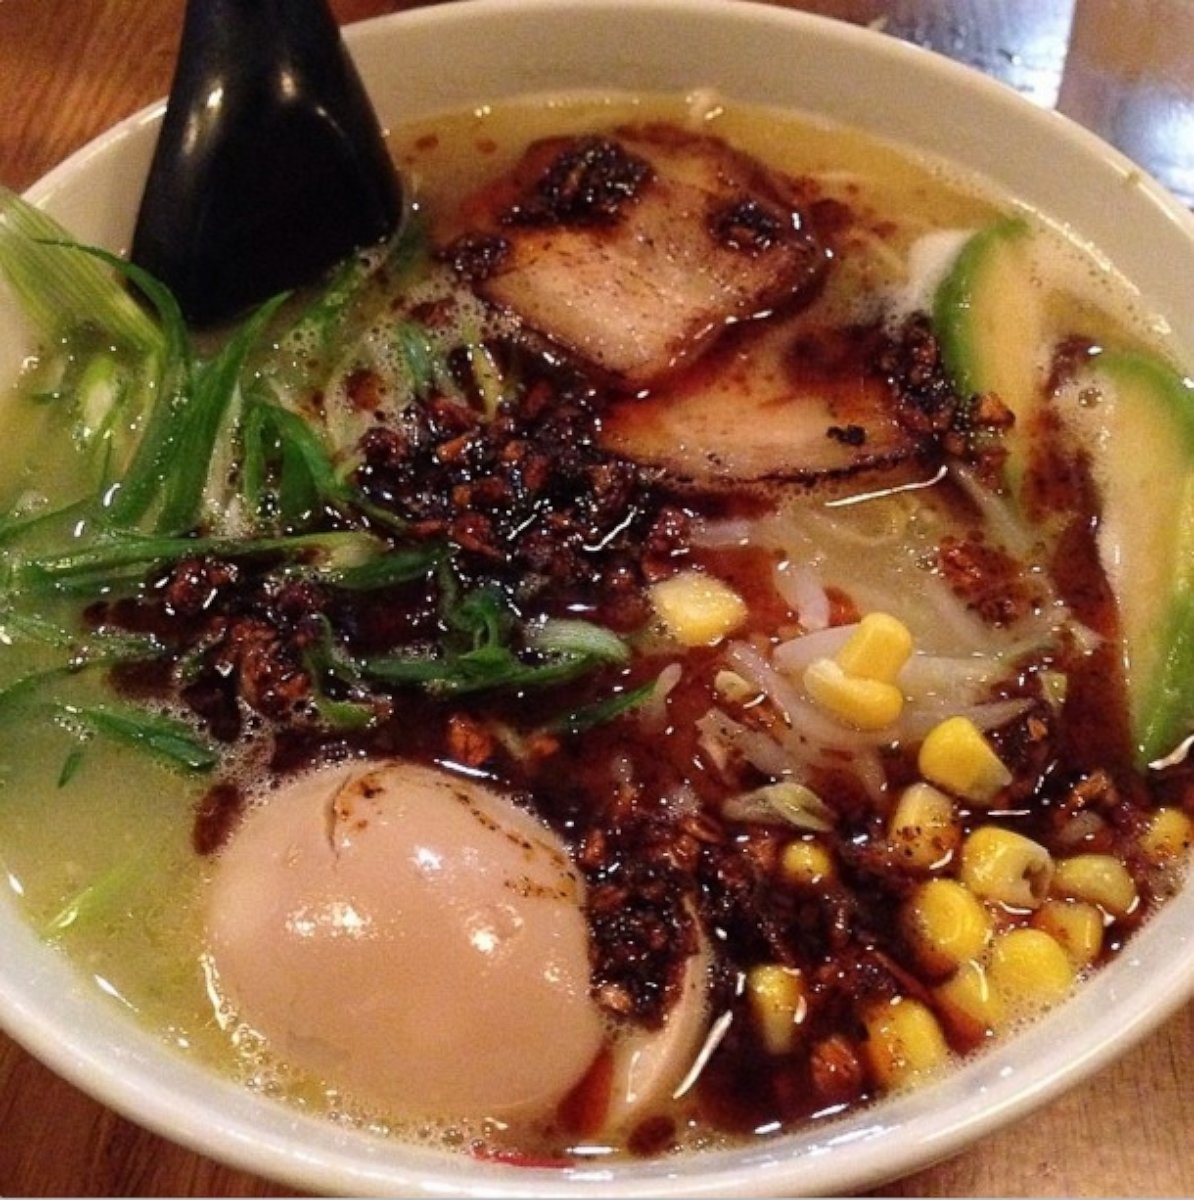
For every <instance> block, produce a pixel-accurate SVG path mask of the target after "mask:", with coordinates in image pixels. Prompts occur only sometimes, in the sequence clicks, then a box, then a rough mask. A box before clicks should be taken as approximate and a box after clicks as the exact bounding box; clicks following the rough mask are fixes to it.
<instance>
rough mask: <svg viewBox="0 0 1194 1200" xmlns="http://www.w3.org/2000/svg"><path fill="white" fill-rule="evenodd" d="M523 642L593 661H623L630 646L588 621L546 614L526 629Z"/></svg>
mask: <svg viewBox="0 0 1194 1200" xmlns="http://www.w3.org/2000/svg"><path fill="white" fill-rule="evenodd" d="M526 641H527V645H528V646H529V647H530V648H531V649H533V650H538V651H539V652H540V653H542V654H572V655H580V656H581V657H584V658H591V659H594V660H595V661H597V662H607V663H625V662H629V660H630V648H629V647H628V646H627V645H626V643H625V642H624V641H622V639H621V638H620V637H618V635H617V634H615V633H613V632H612V631H611V630H609V629H606V628H605V627H604V626H602V625H594V624H593V623H592V622H591V621H581V620H576V619H573V618H569V617H549V618H548V619H547V620H545V621H544V622H543V623H542V624H541V625H538V626H531V627H530V628H529V629H528V630H527V635H526Z"/></svg>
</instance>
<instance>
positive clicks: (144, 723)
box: [56, 703, 220, 771]
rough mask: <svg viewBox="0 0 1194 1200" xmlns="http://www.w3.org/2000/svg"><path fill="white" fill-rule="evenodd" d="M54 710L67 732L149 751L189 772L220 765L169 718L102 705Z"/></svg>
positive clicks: (187, 730)
mask: <svg viewBox="0 0 1194 1200" xmlns="http://www.w3.org/2000/svg"><path fill="white" fill-rule="evenodd" d="M56 707H57V711H58V713H59V715H60V717H61V719H62V723H63V724H64V725H66V726H67V727H68V728H71V727H77V728H81V729H83V730H88V731H91V732H93V733H98V734H102V735H103V736H105V737H108V738H111V739H112V740H114V741H117V742H123V743H124V744H126V745H129V746H134V747H136V748H137V749H141V750H148V751H150V752H151V753H153V754H155V755H157V757H159V758H161V759H164V760H165V761H167V762H169V763H172V764H174V765H175V766H179V767H184V768H186V769H187V770H189V771H210V770H211V769H212V768H213V767H214V766H215V765H216V763H218V762H219V761H220V756H219V753H218V751H216V750H215V749H213V748H212V746H210V745H209V744H208V743H207V742H205V741H202V740H201V739H199V738H197V737H196V736H195V735H194V733H192V731H191V730H190V728H189V727H188V726H186V725H185V724H183V722H182V721H177V720H175V719H174V718H172V717H166V716H161V715H160V714H157V713H146V712H141V711H139V710H137V709H131V708H117V707H114V706H111V705H104V704H97V705H87V706H81V705H74V704H65V703H61V704H58V705H57V706H56Z"/></svg>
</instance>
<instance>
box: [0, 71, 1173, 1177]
mask: <svg viewBox="0 0 1194 1200" xmlns="http://www.w3.org/2000/svg"><path fill="white" fill-rule="evenodd" d="M393 145H394V153H395V156H396V158H397V160H398V161H399V163H400V164H401V166H402V168H403V170H404V173H405V176H406V179H407V182H408V185H409V189H410V190H411V191H412V193H413V194H414V196H415V197H416V198H417V211H416V212H414V213H412V214H411V216H410V218H409V220H408V222H407V225H406V227H405V229H404V231H403V233H402V234H401V235H400V236H399V238H398V239H397V240H396V242H395V243H394V244H393V245H392V246H387V247H384V248H379V249H377V250H374V251H370V252H369V253H367V254H364V255H362V256H361V258H360V259H359V260H356V261H354V262H351V263H348V264H346V265H345V266H344V267H343V268H342V269H341V270H340V271H338V272H337V273H336V275H335V277H334V278H333V279H332V280H331V281H330V282H329V283H328V285H327V287H326V289H325V290H323V291H321V292H319V293H318V294H316V295H314V296H313V297H300V298H297V299H294V300H292V301H291V302H289V303H288V304H286V305H283V306H276V305H270V306H268V307H267V308H266V309H264V310H263V311H262V312H261V313H260V314H258V315H257V316H256V317H255V318H252V319H251V320H250V322H249V323H248V324H246V326H244V327H243V329H242V330H240V331H239V332H236V333H231V334H228V335H224V336H222V337H218V338H213V339H212V340H211V343H210V344H208V342H207V341H206V340H205V341H204V342H203V344H202V347H201V349H200V350H199V351H197V352H196V355H195V357H193V358H192V359H188V358H187V355H186V354H185V353H183V352H182V350H181V349H180V347H182V346H183V345H184V343H185V341H186V338H185V335H184V333H183V332H182V330H181V329H180V327H179V325H178V322H177V320H176V317H175V314H173V313H172V312H171V310H170V305H169V302H168V300H167V299H165V298H163V297H161V296H160V295H154V294H152V293H153V289H152V286H151V285H150V292H151V296H150V298H151V300H154V301H155V304H156V306H157V307H158V309H159V310H160V311H159V318H160V319H159V318H154V319H150V318H147V317H146V316H145V315H144V314H143V313H142V312H141V310H138V309H134V308H131V307H129V306H128V304H127V302H126V301H125V300H124V293H123V292H113V291H110V290H109V291H104V290H103V288H104V285H103V284H102V283H100V282H96V280H95V279H91V277H90V276H88V278H89V279H90V282H89V283H88V285H87V286H88V287H89V288H91V289H92V290H91V291H88V292H87V293H86V294H87V296H88V297H90V298H91V300H92V301H93V302H94V306H95V307H94V309H93V311H84V312H81V313H80V319H79V320H78V321H76V322H73V323H72V328H71V329H70V331H69V337H68V338H67V339H66V340H65V341H62V342H59V343H56V344H50V345H48V346H47V348H45V349H44V350H43V351H42V352H41V354H40V355H39V358H38V359H37V360H36V361H35V362H33V363H31V364H30V367H29V369H28V371H27V372H26V374H25V376H24V378H23V379H22V381H21V382H20V385H19V389H18V392H17V394H16V395H15V396H14V397H13V400H12V404H13V406H14V412H13V415H12V417H11V420H10V426H11V437H10V439H9V442H8V450H7V453H8V454H9V455H10V456H11V457H10V459H9V463H8V469H7V471H6V478H8V479H10V480H13V481H14V483H13V484H12V485H11V495H10V496H9V511H10V516H9V518H8V520H7V522H6V524H5V525H4V527H3V530H2V532H3V537H4V543H3V552H4V554H5V567H6V570H7V572H8V578H9V580H10V589H9V599H8V600H7V601H6V608H5V613H4V621H5V624H4V633H5V640H6V647H5V663H4V668H3V669H4V690H3V691H2V692H0V716H2V717H3V719H4V720H5V722H6V724H7V728H8V729H9V731H10V733H9V736H10V743H11V744H16V740H17V739H19V744H20V746H21V753H20V754H19V755H18V754H13V755H12V756H11V760H10V761H9V762H8V763H6V778H5V783H6V787H5V794H4V803H3V805H2V806H0V845H3V846H4V858H5V865H6V869H7V870H8V872H9V876H10V878H11V879H12V880H15V881H17V882H18V884H19V889H20V892H21V894H22V897H23V902H24V903H25V905H26V906H27V908H28V911H29V915H30V920H31V921H33V922H34V923H35V924H36V925H37V926H38V927H40V928H41V929H43V930H44V931H45V934H46V936H47V937H48V938H51V939H53V940H54V941H55V942H57V943H58V944H59V945H60V946H61V948H62V950H63V952H64V953H67V954H69V955H71V956H72V957H73V958H74V960H75V961H76V962H77V963H79V965H80V967H81V969H82V970H84V971H85V972H87V973H88V974H90V975H91V976H93V977H94V979H95V980H96V984H97V986H98V987H100V988H101V989H103V990H104V991H106V992H108V993H110V994H111V995H112V996H113V997H114V998H115V999H116V1001H117V1002H123V1003H124V1004H126V1005H128V1006H129V1007H130V1008H132V1009H134V1010H135V1011H136V1012H137V1013H138V1014H139V1016H140V1017H141V1019H143V1020H144V1021H145V1022H146V1023H148V1024H149V1025H151V1026H152V1027H154V1028H156V1029H159V1030H161V1031H162V1034H163V1036H164V1037H165V1038H167V1039H168V1040H170V1041H171V1042H173V1043H174V1044H176V1045H177V1046H178V1047H179V1048H180V1050H181V1051H183V1052H185V1053H188V1054H194V1055H196V1056H199V1057H200V1058H201V1059H202V1060H203V1061H206V1062H210V1063H212V1064H213V1066H215V1067H217V1068H218V1069H220V1070H223V1071H226V1072H228V1073H230V1074H233V1075H234V1076H236V1077H238V1078H240V1079H242V1080H243V1081H244V1082H245V1083H246V1085H247V1086H250V1087H253V1088H256V1089H259V1090H261V1091H263V1092H266V1093H268V1094H277V1095H280V1096H284V1097H286V1098H287V1099H288V1100H289V1101H290V1102H291V1103H294V1104H296V1105H300V1106H303V1107H307V1108H311V1109H313V1110H315V1111H318V1112H323V1113H326V1114H327V1115H328V1116H329V1117H330V1118H332V1119H336V1120H343V1121H349V1122H353V1123H360V1124H362V1125H364V1126H366V1127H368V1128H374V1129H377V1130H379V1131H381V1132H386V1133H390V1134H392V1135H394V1136H400V1137H408V1138H417V1139H420V1140H431V1141H433V1142H435V1143H437V1144H445V1145H451V1146H455V1147H459V1148H461V1149H462V1150H464V1151H466V1152H469V1153H474V1154H482V1155H492V1156H500V1157H512V1158H513V1159H514V1160H515V1161H533V1162H552V1163H568V1162H575V1161H578V1160H580V1159H583V1158H585V1157H587V1156H591V1155H596V1154H601V1155H605V1154H609V1153H615V1154H631V1155H654V1154H661V1153H666V1152H669V1151H671V1150H673V1149H675V1148H678V1147H707V1146H713V1145H718V1144H723V1143H724V1142H725V1141H727V1140H739V1139H742V1138H746V1137H751V1136H760V1137H761V1136H770V1135H773V1134H775V1133H777V1132H782V1131H783V1130H786V1129H791V1128H793V1127H795V1126H797V1125H800V1124H801V1123H804V1122H807V1121H811V1120H826V1119H829V1118H831V1117H832V1116H834V1115H836V1114H839V1113H841V1112H843V1111H847V1110H849V1109H851V1108H853V1107H855V1106H858V1105H862V1104H867V1103H871V1102H874V1101H875V1100H877V1099H879V1098H881V1097H882V1096H884V1095H887V1094H890V1093H892V1092H895V1091H898V1090H901V1089H904V1088H907V1087H913V1086H919V1085H921V1084H923V1083H926V1082H931V1080H932V1079H933V1078H934V1077H936V1076H937V1075H938V1074H939V1073H940V1072H942V1071H945V1070H948V1069H949V1066H950V1064H951V1063H953V1062H956V1061H957V1060H958V1059H959V1058H960V1057H963V1056H965V1055H968V1054H973V1053H978V1052H981V1049H982V1047H983V1046H984V1045H986V1044H988V1043H989V1042H990V1041H992V1040H993V1039H996V1038H1001V1037H1006V1036H1013V1035H1014V1031H1015V1029H1016V1028H1017V1026H1019V1025H1021V1024H1022V1023H1023V1022H1025V1021H1028V1020H1031V1019H1034V1018H1035V1017H1036V1016H1038V1015H1039V1014H1040V1013H1042V1012H1044V1011H1045V1010H1047V1009H1049V1008H1051V1007H1053V1006H1055V1005H1056V1004H1058V1003H1062V1002H1064V999H1065V997H1066V996H1067V995H1068V994H1070V992H1071V991H1072V990H1073V989H1074V988H1075V987H1079V986H1081V980H1082V978H1083V977H1084V976H1086V975H1087V974H1089V973H1090V972H1091V971H1095V970H1097V969H1098V968H1099V966H1100V964H1102V963H1103V962H1105V961H1106V960H1107V959H1108V958H1109V957H1111V956H1113V955H1115V954H1116V953H1117V952H1118V951H1119V949H1120V947H1121V946H1122V945H1123V944H1124V941H1125V940H1126V939H1127V938H1128V937H1130V935H1131V933H1132V931H1133V930H1134V929H1136V928H1137V927H1138V926H1139V924H1140V923H1141V922H1142V921H1144V920H1145V919H1147V916H1148V914H1149V913H1150V912H1151V911H1152V910H1153V909H1154V908H1155V906H1156V905H1157V904H1159V903H1161V902H1163V900H1164V899H1165V897H1166V896H1167V895H1168V894H1169V893H1170V892H1171V891H1172V890H1173V889H1174V888H1175V887H1176V886H1177V885H1178V883H1179V881H1180V878H1181V875H1182V872H1183V869H1184V861H1185V852H1186V848H1187V846H1188V843H1189V839H1190V829H1191V826H1190V817H1189V815H1188V810H1189V805H1190V803H1191V797H1190V793H1189V776H1188V770H1187V767H1186V764H1185V756H1184V750H1185V746H1186V739H1187V737H1188V736H1189V733H1190V729H1191V718H1192V715H1194V701H1192V699H1191V694H1190V690H1189V685H1188V684H1187V683H1186V678H1187V676H1188V675H1189V672H1188V670H1186V667H1187V666H1188V662H1187V658H1188V649H1187V647H1186V639H1187V638H1188V634H1187V633H1186V632H1185V631H1186V629H1187V627H1188V621H1187V619H1186V606H1187V605H1188V603H1189V599H1188V585H1187V584H1186V582H1185V580H1184V579H1183V577H1182V571H1181V568H1180V563H1181V562H1182V560H1183V558H1184V557H1185V558H1188V550H1187V548H1186V547H1184V545H1183V544H1182V538H1183V536H1187V535H1185V534H1184V533H1183V530H1184V529H1186V528H1188V527H1189V526H1188V522H1187V523H1185V524H1183V512H1184V509H1183V505H1184V503H1185V501H1184V488H1185V479H1186V478H1187V477H1188V461H1189V450H1190V443H1191V434H1190V419H1191V418H1190V411H1192V410H1190V408H1189V405H1190V399H1191V398H1190V395H1189V391H1190V389H1189V385H1188V383H1187V382H1186V381H1185V380H1184V378H1183V377H1182V376H1181V374H1180V373H1179V371H1178V370H1177V369H1176V368H1175V366H1173V365H1172V363H1171V362H1170V360H1169V358H1168V357H1167V352H1166V349H1165V348H1164V347H1158V346H1155V345H1152V344H1151V343H1150V340H1149V338H1148V337H1147V336H1146V330H1145V329H1144V322H1143V321H1142V320H1141V319H1140V318H1139V317H1138V316H1136V315H1135V314H1134V313H1133V310H1132V308H1131V304H1130V301H1129V299H1128V292H1127V289H1126V287H1123V286H1122V285H1121V284H1120V282H1119V281H1117V280H1115V279H1114V278H1111V277H1109V276H1108V275H1107V273H1106V272H1103V271H1100V270H1099V269H1097V268H1096V267H1095V265H1094V262H1093V259H1091V258H1089V257H1087V256H1086V255H1085V253H1084V252H1083V251H1081V250H1080V249H1079V248H1077V247H1075V246H1072V245H1070V244H1068V243H1066V242H1065V241H1064V240H1063V239H1062V238H1061V237H1060V235H1059V234H1057V233H1056V231H1053V230H1051V229H1050V228H1049V227H1048V226H1047V225H1046V224H1045V223H1044V222H1043V221H1042V220H1041V219H1040V218H1038V217H1036V216H1034V215H1032V214H1027V213H1017V212H1014V211H1012V210H1011V209H1010V208H1009V206H1007V205H1005V204H1002V203H996V201H995V200H993V199H992V198H990V197H988V196H986V195H984V194H983V193H982V192H981V191H979V190H977V189H976V188H975V187H974V186H973V184H972V182H971V181H969V180H966V179H961V178H955V177H952V176H951V175H949V174H948V173H947V172H945V171H943V170H942V169H941V168H940V167H939V166H937V165H934V164H926V163H922V162H918V161H913V160H910V159H908V158H905V157H904V156H903V155H902V154H901V153H900V152H899V151H898V150H896V149H894V148H891V147H887V146H884V145H880V144H878V143H876V142H874V141H873V140H870V139H868V138H865V137H863V136H862V135H860V134H857V133H851V132H845V131H843V130H841V129H838V128H831V127H823V126H819V125H813V124H806V123H802V122H800V121H798V120H797V119H795V118H793V117H789V116H783V115H778V114H776V113H773V112H764V111H761V110H753V109H745V108H736V107H735V106H733V105H727V104H722V103H721V102H720V101H719V100H718V99H717V98H716V97H713V96H704V95H698V96H692V97H686V98H675V97H617V98H603V99H595V98H583V97H582V98H573V99H561V100H558V101H556V102H553V103H551V104H519V105H514V104H512V105H510V106H508V107H504V108H495V109H493V110H492V111H488V110H487V111H485V112H483V113H471V112H470V113H462V114H456V115H453V116H448V117H444V118H442V119H440V120H436V121H433V122H427V123H425V124H421V125H419V126H417V127H412V128H406V129H400V130H398V131H396V132H395V134H394V135H393ZM22 219H23V220H25V221H35V218H33V217H32V216H30V215H28V214H25V216H24V217H23V218H22ZM35 232H36V230H35ZM22 244H23V243H22ZM14 245H15V243H14V240H13V239H12V238H9V239H8V241H7V242H6V245H5V250H6V253H7V254H8V256H9V259H11V258H12V257H13V256H14V254H15V250H14ZM40 253H42V254H56V255H58V256H59V257H71V258H72V261H73V265H74V267H75V268H76V269H77V270H79V271H80V272H82V273H86V272H88V271H90V270H91V269H92V268H95V269H96V271H97V272H98V275H99V277H100V278H102V277H103V271H102V270H101V268H104V267H106V264H102V263H96V262H95V261H94V260H93V259H91V258H90V257H88V256H87V255H86V254H84V253H83V252H82V251H80V250H70V249H65V248H61V247H54V248H47V247H42V248H41V250H40ZM37 261H39V262H40V261H42V260H40V259H39V260H37ZM18 268H19V264H18ZM10 269H12V268H11V267H10ZM16 273H17V275H18V276H20V271H19V269H18V270H17V272H16ZM64 307H66V309H67V311H68V312H69V305H66V306H64ZM1125 446H1129V447H1130V451H1129V452H1127V453H1122V452H1121V451H1120V448H1121V447H1125ZM33 447H37V454H36V456H34V455H33V454H32V453H31V451H32V448H33ZM1162 457H1163V458H1164V461H1165V462H1166V463H1168V464H1170V469H1169V470H1168V471H1166V472H1161V471H1157V472H1156V478H1157V480H1159V481H1160V482H1154V483H1152V484H1150V489H1151V490H1150V493H1149V495H1150V500H1151V505H1150V507H1149V510H1148V511H1142V505H1141V504H1140V495H1141V494H1142V493H1141V489H1140V480H1139V478H1138V477H1137V475H1136V472H1137V471H1138V470H1139V469H1140V464H1141V463H1148V464H1153V463H1156V462H1157V461H1158V460H1159V459H1161V458H1162ZM31 463H35V465H30V464H31ZM163 763H164V764H165V765H163Z"/></svg>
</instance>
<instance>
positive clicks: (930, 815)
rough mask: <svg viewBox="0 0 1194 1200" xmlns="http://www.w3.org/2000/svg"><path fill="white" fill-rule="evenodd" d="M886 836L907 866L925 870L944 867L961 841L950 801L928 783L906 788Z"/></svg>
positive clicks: (955, 815)
mask: <svg viewBox="0 0 1194 1200" xmlns="http://www.w3.org/2000/svg"><path fill="white" fill-rule="evenodd" d="M887 839H888V841H889V842H890V843H891V846H892V848H893V849H894V850H895V851H896V853H897V854H898V855H899V856H900V859H901V861H902V862H905V863H907V864H908V865H909V866H914V867H920V868H922V869H923V870H926V871H930V870H933V869H934V868H938V867H943V866H945V865H946V863H948V862H949V861H950V859H951V858H952V857H953V856H954V854H955V853H956V851H957V849H958V846H959V845H960V844H961V841H962V825H961V822H960V821H959V820H958V816H957V813H956V812H955V811H954V802H953V800H951V799H950V798H949V796H947V795H946V794H945V793H944V792H942V791H939V790H938V789H937V788H935V787H933V785H932V784H931V783H914V784H912V785H911V786H910V787H906V788H905V789H904V790H903V791H902V792H901V793H900V798H899V799H898V800H897V801H896V806H895V808H894V809H893V810H892V814H891V818H890V819H889V821H888V824H887Z"/></svg>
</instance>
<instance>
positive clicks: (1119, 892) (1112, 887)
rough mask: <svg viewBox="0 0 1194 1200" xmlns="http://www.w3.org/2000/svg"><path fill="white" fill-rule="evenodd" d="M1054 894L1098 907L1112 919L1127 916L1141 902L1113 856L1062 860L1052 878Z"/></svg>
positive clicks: (1124, 869) (1091, 855) (1126, 872)
mask: <svg viewBox="0 0 1194 1200" xmlns="http://www.w3.org/2000/svg"><path fill="white" fill-rule="evenodd" d="M1053 891H1054V892H1056V893H1057V895H1059V896H1069V897H1070V898H1071V899H1073V900H1087V901H1089V902H1090V903H1091V904H1097V905H1098V906H1099V907H1100V908H1101V909H1102V910H1103V911H1104V912H1107V913H1110V914H1111V916H1113V917H1123V916H1127V914H1128V913H1130V912H1131V911H1132V909H1134V908H1135V907H1136V904H1137V901H1138V900H1139V897H1138V896H1137V894H1136V883H1135V880H1133V879H1132V876H1131V874H1130V873H1129V872H1128V869H1127V867H1125V866H1124V865H1123V863H1121V862H1120V861H1119V859H1118V858H1116V857H1115V856H1114V855H1111V854H1076V855H1074V857H1073V858H1064V859H1062V860H1061V861H1060V862H1058V864H1057V870H1056V871H1055V872H1054V874H1053Z"/></svg>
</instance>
